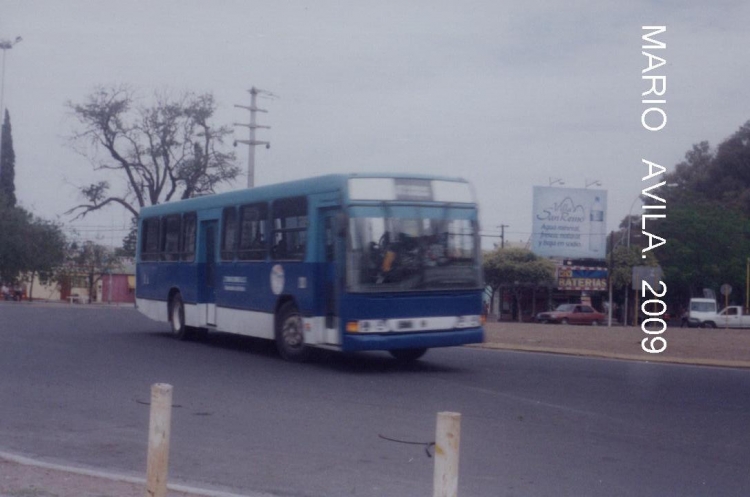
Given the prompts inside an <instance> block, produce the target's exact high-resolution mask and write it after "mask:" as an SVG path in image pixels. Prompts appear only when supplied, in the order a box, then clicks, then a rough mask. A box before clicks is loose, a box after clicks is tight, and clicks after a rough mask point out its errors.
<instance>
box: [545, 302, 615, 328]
mask: <svg viewBox="0 0 750 497" xmlns="http://www.w3.org/2000/svg"><path fill="white" fill-rule="evenodd" d="M604 319H605V316H604V314H602V313H601V312H599V311H597V310H596V309H594V308H593V307H591V306H590V305H585V304H562V305H559V306H558V307H557V309H555V310H554V311H547V312H540V313H539V314H537V315H536V320H537V322H539V323H560V324H590V325H593V326H596V325H598V324H600V323H604Z"/></svg>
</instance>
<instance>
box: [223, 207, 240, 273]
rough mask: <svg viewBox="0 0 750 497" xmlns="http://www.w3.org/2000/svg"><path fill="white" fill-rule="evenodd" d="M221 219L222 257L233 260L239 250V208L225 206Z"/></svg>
mask: <svg viewBox="0 0 750 497" xmlns="http://www.w3.org/2000/svg"><path fill="white" fill-rule="evenodd" d="M221 220H222V222H221V225H222V228H221V259H222V260H225V261H231V260H233V259H234V253H235V251H236V250H237V209H235V208H234V207H227V208H225V209H224V212H223V213H222V215H221Z"/></svg>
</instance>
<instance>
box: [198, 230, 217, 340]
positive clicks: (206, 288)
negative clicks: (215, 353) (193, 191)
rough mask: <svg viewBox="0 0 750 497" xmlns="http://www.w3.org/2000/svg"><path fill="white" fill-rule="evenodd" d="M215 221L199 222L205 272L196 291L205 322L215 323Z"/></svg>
mask: <svg viewBox="0 0 750 497" xmlns="http://www.w3.org/2000/svg"><path fill="white" fill-rule="evenodd" d="M217 227H218V223H217V222H216V221H203V222H201V232H202V234H203V236H202V237H201V239H202V241H203V253H204V254H205V257H206V261H205V264H206V265H205V272H204V278H203V282H202V285H201V287H202V288H200V290H199V291H198V295H199V299H200V300H199V302H202V303H205V304H206V324H209V325H214V326H215V325H216V238H217V236H216V232H217Z"/></svg>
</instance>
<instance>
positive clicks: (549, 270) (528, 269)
mask: <svg viewBox="0 0 750 497" xmlns="http://www.w3.org/2000/svg"><path fill="white" fill-rule="evenodd" d="M483 269H484V278H485V281H486V283H487V284H488V285H489V286H490V287H491V288H492V294H493V297H494V294H495V293H496V292H497V291H498V290H503V289H507V290H508V291H509V292H510V293H511V295H513V298H514V299H515V301H516V303H517V305H518V320H519V321H520V320H521V318H522V314H523V312H522V311H523V309H521V295H522V294H523V292H525V291H531V292H532V294H535V293H536V290H537V289H539V288H549V287H551V286H552V285H554V283H555V264H554V263H553V262H552V261H550V260H549V259H544V258H542V257H539V256H537V255H536V254H534V253H533V252H532V251H530V250H527V249H522V248H498V249H496V250H494V251H492V252H489V253H487V254H485V256H484V263H483Z"/></svg>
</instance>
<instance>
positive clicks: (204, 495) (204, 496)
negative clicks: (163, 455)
mask: <svg viewBox="0 0 750 497" xmlns="http://www.w3.org/2000/svg"><path fill="white" fill-rule="evenodd" d="M0 459H3V460H5V461H8V462H12V463H16V464H22V465H24V466H32V467H35V468H40V469H47V470H53V471H61V472H64V473H70V474H75V475H81V476H88V477H92V478H99V479H103V480H109V481H112V482H119V483H133V484H137V485H143V488H144V489H145V488H146V479H145V478H138V477H135V476H127V475H122V474H117V473H111V472H108V471H101V470H96V469H87V468H80V467H75V466H65V465H62V464H53V463H47V462H42V461H36V460H34V459H31V458H29V457H24V456H19V455H17V454H11V453H9V452H2V451H0ZM167 488H168V489H169V490H172V491H175V492H183V493H186V494H191V495H196V496H201V497H274V496H273V495H272V494H267V493H252V494H234V493H231V492H224V491H220V490H209V489H205V488H199V487H192V486H189V485H179V484H171V483H170V484H168V485H167ZM0 497H2V496H0Z"/></svg>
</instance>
